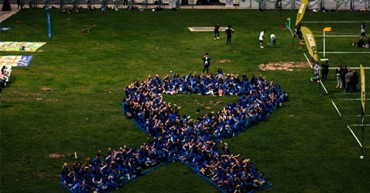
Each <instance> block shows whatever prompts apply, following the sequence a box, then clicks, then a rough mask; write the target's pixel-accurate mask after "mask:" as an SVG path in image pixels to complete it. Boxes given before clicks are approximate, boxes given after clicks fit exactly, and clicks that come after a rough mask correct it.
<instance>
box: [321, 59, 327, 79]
mask: <svg viewBox="0 0 370 193" xmlns="http://www.w3.org/2000/svg"><path fill="white" fill-rule="evenodd" d="M328 73H329V61H328V60H325V62H324V63H323V64H322V65H321V76H322V78H321V79H322V80H323V81H324V80H327V78H328Z"/></svg>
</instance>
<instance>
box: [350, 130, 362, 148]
mask: <svg viewBox="0 0 370 193" xmlns="http://www.w3.org/2000/svg"><path fill="white" fill-rule="evenodd" d="M347 128H348V129H349V131H351V133H352V135H353V137H355V139H356V141H357V143H358V144H359V145H360V147H362V145H361V142H360V140H358V139H357V137H356V135H355V133H353V131H352V129H351V127H349V126H348V125H347Z"/></svg>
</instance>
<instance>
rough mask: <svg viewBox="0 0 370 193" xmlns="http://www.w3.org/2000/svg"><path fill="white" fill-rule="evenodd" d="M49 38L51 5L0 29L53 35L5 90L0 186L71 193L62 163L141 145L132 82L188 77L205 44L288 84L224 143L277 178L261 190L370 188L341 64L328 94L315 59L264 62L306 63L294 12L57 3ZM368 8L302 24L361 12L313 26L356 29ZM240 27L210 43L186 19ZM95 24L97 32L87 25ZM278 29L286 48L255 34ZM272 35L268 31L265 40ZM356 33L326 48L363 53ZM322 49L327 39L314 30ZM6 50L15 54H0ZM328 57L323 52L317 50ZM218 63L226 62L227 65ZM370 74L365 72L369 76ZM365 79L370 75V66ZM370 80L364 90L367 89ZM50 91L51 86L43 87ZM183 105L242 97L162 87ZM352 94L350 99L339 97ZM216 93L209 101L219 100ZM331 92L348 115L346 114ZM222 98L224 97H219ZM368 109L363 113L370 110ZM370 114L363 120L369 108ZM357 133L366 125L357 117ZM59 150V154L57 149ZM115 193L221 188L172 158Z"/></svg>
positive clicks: (367, 58) (363, 60) (360, 191)
mask: <svg viewBox="0 0 370 193" xmlns="http://www.w3.org/2000/svg"><path fill="white" fill-rule="evenodd" d="M51 16H52V30H53V38H52V40H48V39H47V23H46V14H45V10H42V9H37V10H32V11H29V10H23V11H21V12H19V13H17V14H16V15H14V16H12V17H11V18H9V19H7V20H6V21H4V22H3V23H1V25H2V26H8V27H12V28H13V30H12V31H7V32H1V33H0V40H1V41H37V42H39V41H45V42H47V44H46V45H45V46H43V47H42V48H41V50H43V52H35V53H32V55H33V59H32V61H31V65H30V66H29V67H27V68H13V72H12V83H11V84H10V86H9V87H7V88H6V89H4V90H3V92H2V101H1V108H0V127H1V133H0V135H1V140H0V148H1V149H0V153H1V154H0V173H1V174H0V178H1V181H0V182H1V184H0V192H1V193H18V192H22V193H44V192H53V193H57V192H60V193H62V192H67V190H65V189H64V188H63V187H62V186H61V185H60V184H59V173H60V170H61V167H62V164H63V162H65V161H68V162H70V163H71V162H73V153H74V152H77V153H78V155H79V159H80V160H85V159H86V158H87V157H92V156H94V155H95V153H96V152H98V151H99V150H102V151H105V150H107V149H108V147H112V148H114V147H120V146H123V145H124V144H127V145H128V146H132V145H139V144H141V143H142V142H144V141H146V138H147V135H146V134H145V133H143V132H142V131H141V130H139V129H138V128H137V127H136V126H135V124H134V123H133V122H132V121H131V120H129V119H127V118H126V117H125V116H124V115H123V114H122V112H121V107H120V104H121V100H122V99H123V98H124V95H123V94H124V92H123V91H124V88H125V87H126V86H127V85H128V84H129V83H131V82H133V81H134V80H135V79H139V80H143V79H145V78H146V77H147V76H148V75H154V74H156V73H158V74H160V75H162V76H163V75H166V74H168V73H169V72H170V70H172V71H174V72H178V73H179V74H180V75H183V74H186V73H192V72H195V71H196V72H200V71H201V70H202V63H201V62H202V61H201V57H202V55H203V54H204V53H205V52H208V53H209V54H210V56H211V58H212V61H213V63H212V66H211V67H210V70H211V72H212V73H215V72H216V70H217V69H218V68H222V69H223V71H224V72H225V73H239V74H246V75H248V76H251V75H253V74H254V75H256V76H259V75H262V76H265V77H266V78H267V79H268V80H271V81H275V82H278V83H279V84H280V85H281V86H282V88H283V89H284V90H286V91H287V92H289V101H288V102H287V103H285V104H284V107H283V108H280V109H277V110H275V111H274V112H273V113H272V114H271V116H270V117H268V118H267V119H266V120H265V121H264V122H262V123H259V124H257V125H255V126H253V127H252V128H250V129H249V130H248V131H246V132H244V133H242V134H240V135H239V136H237V137H234V138H230V139H227V140H225V141H226V142H227V143H228V144H229V146H230V148H231V152H232V153H234V154H241V155H242V156H245V157H248V158H250V159H251V160H252V161H253V163H254V165H255V166H257V167H258V169H259V170H260V171H263V172H264V173H265V174H266V176H267V177H268V179H269V180H270V181H271V182H272V183H273V187H272V188H270V189H267V190H264V191H263V192H274V193H297V192H302V193H322V192H335V193H339V192H341V193H367V192H370V183H369V182H370V175H369V171H370V161H369V160H370V158H369V157H370V149H369V148H370V145H369V144H370V132H368V129H369V127H365V138H364V143H365V144H364V155H365V159H363V160H360V159H359V156H360V147H359V145H358V143H357V142H356V140H355V138H354V137H353V135H352V134H351V132H350V131H349V129H348V128H347V125H352V124H359V123H361V118H360V117H359V116H356V115H359V114H360V101H359V100H353V99H359V98H360V93H359V92H357V93H351V94H344V93H343V90H339V89H335V85H336V80H335V73H334V70H330V72H329V79H328V80H327V81H325V82H324V85H325V87H326V88H327V90H328V92H329V94H326V93H325V92H324V90H323V88H322V87H321V86H320V85H318V84H317V83H313V82H310V81H309V78H310V77H311V75H312V71H311V69H310V68H305V69H299V70H294V71H293V72H287V71H261V70H259V67H258V66H259V64H262V63H268V62H291V61H293V62H307V61H306V58H305V57H304V55H303V52H306V48H305V47H303V46H299V45H298V43H297V40H295V42H293V39H292V37H291V34H290V32H289V31H288V30H284V29H282V28H281V25H282V24H283V22H284V21H285V19H286V18H288V17H289V18H292V21H294V19H295V17H296V11H290V10H284V11H283V12H281V13H280V12H278V11H273V10H265V11H263V12H259V11H258V10H180V11H177V12H174V11H169V10H163V11H159V12H152V11H143V12H140V11H127V10H120V11H118V12H115V11H107V12H100V11H94V12H90V11H88V10H82V11H81V12H80V13H78V14H70V15H68V14H59V13H58V10H51ZM369 18H370V17H369V13H368V12H362V13H360V12H339V13H335V12H327V13H312V12H307V13H306V15H305V17H304V18H303V21H356V22H352V23H330V24H326V23H323V22H322V23H307V24H304V25H306V26H307V27H309V28H310V29H311V30H312V31H313V32H314V34H315V35H321V34H322V29H323V27H326V26H328V25H329V26H331V27H332V28H333V31H332V32H329V33H330V34H331V35H334V34H352V35H359V33H360V23H361V22H366V25H367V26H370V21H369V20H370V19H369ZM216 23H220V24H221V25H232V26H233V28H234V29H235V33H234V36H233V39H232V45H230V46H227V45H225V44H226V40H225V35H224V34H222V35H221V39H220V40H217V41H214V40H213V33H212V32H202V33H195V32H190V31H189V30H188V29H187V27H189V26H213V25H214V24H216ZM89 25H95V26H96V27H95V28H93V29H92V30H91V32H90V33H85V32H82V29H83V28H84V27H86V26H89ZM262 29H267V32H266V34H267V37H269V34H270V33H272V32H274V33H275V34H276V36H277V45H278V48H268V47H267V46H266V48H265V49H260V48H259V45H258V44H259V42H258V35H259V32H260V31H261V30H262ZM267 40H268V38H267ZM357 40H358V38H357V37H352V38H348V37H347V38H334V37H330V38H329V37H328V38H327V39H326V51H327V52H329V51H337V52H360V51H363V52H365V51H367V52H370V50H369V49H367V50H365V49H358V48H355V47H352V46H351V43H353V42H356V41H357ZM316 41H317V45H318V49H319V51H322V38H316ZM0 54H1V55H10V54H19V53H17V52H12V53H10V52H1V53H0ZM320 57H321V54H320ZM326 57H327V58H329V60H330V67H335V66H336V65H337V64H341V65H347V66H350V67H358V66H359V64H363V65H364V66H365V67H370V53H362V54H356V53H352V54H327V55H326ZM221 60H230V62H229V63H221V62H220V61H221ZM369 72H370V71H368V70H367V71H365V73H367V74H370V73H369ZM367 77H370V76H369V75H367ZM369 80H370V79H369V78H368V79H367V81H366V89H367V90H370V86H369V85H370V81H369ZM43 88H49V91H45V90H43ZM165 99H166V100H167V101H171V102H173V103H177V104H178V105H180V106H182V110H183V111H182V113H187V114H190V115H192V116H195V110H196V109H197V108H200V109H201V113H206V112H207V111H212V110H217V109H220V108H222V107H223V106H224V104H226V103H230V102H232V101H234V100H237V98H236V97H212V98H211V97H206V96H195V95H194V96H189V95H185V96H184V95H178V96H166V98H165ZM343 99H348V100H343ZM211 101H212V102H211ZM331 101H333V102H334V103H335V104H336V106H337V108H338V110H339V111H340V113H341V116H339V114H338V112H337V110H336V109H335V108H334V106H333V104H332V102H331ZM215 103H218V105H214V104H215ZM369 110H370V108H369V107H367V108H366V111H367V112H369ZM366 119H367V117H366ZM350 127H351V128H352V130H353V132H354V133H355V134H356V135H357V136H358V137H360V136H361V127H358V126H350ZM53 153H55V154H59V155H63V156H62V157H58V158H51V157H50V156H49V155H50V154H53ZM114 192H117V193H119V192H121V193H123V192H130V193H142V192H143V193H144V192H145V193H155V192H158V193H166V192H168V193H174V192H176V193H188V192H199V193H208V192H209V193H211V192H219V191H218V190H217V189H216V187H214V186H213V185H211V184H209V183H208V182H207V181H205V180H204V179H202V178H201V177H199V176H197V175H196V174H194V173H193V172H192V170H191V169H189V168H188V167H186V166H185V165H182V164H180V163H170V164H167V165H165V166H162V167H160V168H159V169H156V170H154V171H153V172H151V173H149V174H147V175H145V176H144V177H140V178H137V179H136V180H134V181H132V182H130V183H128V184H127V185H125V186H124V187H122V188H121V189H119V190H116V191H114Z"/></svg>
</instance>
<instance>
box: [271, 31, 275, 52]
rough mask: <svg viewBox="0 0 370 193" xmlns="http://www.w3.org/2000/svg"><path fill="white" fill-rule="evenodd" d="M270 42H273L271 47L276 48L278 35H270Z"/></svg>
mask: <svg viewBox="0 0 370 193" xmlns="http://www.w3.org/2000/svg"><path fill="white" fill-rule="evenodd" d="M270 40H271V43H270V47H272V48H276V35H275V34H274V33H272V34H271V35H270Z"/></svg>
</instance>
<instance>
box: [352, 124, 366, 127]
mask: <svg viewBox="0 0 370 193" xmlns="http://www.w3.org/2000/svg"><path fill="white" fill-rule="evenodd" d="M350 126H352V127H362V124H350ZM364 126H366V127H369V126H370V124H364Z"/></svg>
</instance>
